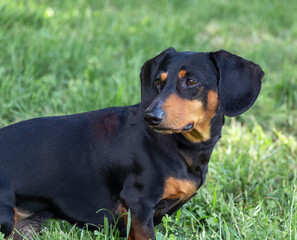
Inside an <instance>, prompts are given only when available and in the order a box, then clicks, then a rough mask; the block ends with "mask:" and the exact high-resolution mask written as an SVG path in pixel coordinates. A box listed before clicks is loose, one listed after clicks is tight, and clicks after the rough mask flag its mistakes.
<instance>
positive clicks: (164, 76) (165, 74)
mask: <svg viewBox="0 0 297 240" xmlns="http://www.w3.org/2000/svg"><path fill="white" fill-rule="evenodd" d="M167 76H168V72H163V73H161V81H165V80H166V79H167Z"/></svg>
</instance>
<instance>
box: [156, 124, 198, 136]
mask: <svg viewBox="0 0 297 240" xmlns="http://www.w3.org/2000/svg"><path fill="white" fill-rule="evenodd" d="M150 127H151V128H152V129H153V130H154V131H156V132H158V133H162V134H172V133H182V132H190V131H191V130H192V129H193V128H194V123H189V124H188V125H186V126H185V127H183V128H180V129H175V128H163V127H161V126H150Z"/></svg>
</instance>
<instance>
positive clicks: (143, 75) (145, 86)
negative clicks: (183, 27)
mask: <svg viewBox="0 0 297 240" xmlns="http://www.w3.org/2000/svg"><path fill="white" fill-rule="evenodd" d="M171 52H176V51H175V49H174V48H173V47H170V48H168V49H166V50H164V51H163V52H161V53H160V54H158V55H157V56H155V57H154V58H152V59H150V60H147V61H146V62H145V63H144V64H143V66H142V68H141V72H140V81H141V103H142V105H146V104H144V102H145V101H146V100H147V101H151V100H152V99H151V98H153V97H154V96H152V97H149V96H150V95H152V94H153V93H154V95H156V93H155V91H153V90H154V89H153V88H152V86H153V81H152V80H151V78H152V77H153V76H154V75H155V74H156V71H157V69H158V67H159V66H160V64H161V63H162V60H163V59H164V57H165V56H166V54H168V53H171ZM148 98H150V99H148Z"/></svg>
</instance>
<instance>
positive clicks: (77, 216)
mask: <svg viewBox="0 0 297 240" xmlns="http://www.w3.org/2000/svg"><path fill="white" fill-rule="evenodd" d="M263 75H264V73H263V71H262V70H261V68H260V67H259V66H258V65H256V64H254V63H253V62H250V61H247V60H245V59H243V58H240V57H238V56H236V55H233V54H231V53H228V52H226V51H218V52H210V53H207V52H176V51H175V50H174V49H173V48H169V49H167V50H165V51H163V52H162V53H160V54H159V55H158V56H156V57H154V58H152V59H150V60H148V61H147V62H145V63H144V65H143V67H142V69H141V75H140V78H141V103H140V104H138V105H134V106H128V107H113V108H107V109H102V110H98V111H93V112H87V113H82V114H75V115H70V116H59V117H45V118H37V119H32V120H28V121H24V122H20V123H17V124H13V125H10V126H8V127H5V128H3V129H1V130H0V225H1V229H0V231H1V232H3V233H4V234H5V237H8V236H10V235H11V234H12V233H13V232H14V235H11V236H12V237H14V239H21V237H20V235H19V234H17V233H16V232H17V231H18V232H20V233H23V234H24V235H25V236H29V237H30V234H31V233H32V232H33V230H34V231H36V232H38V230H39V228H40V225H41V223H42V222H43V221H44V220H46V219H48V218H59V219H65V220H67V221H69V222H71V223H76V224H78V225H79V226H85V224H92V225H96V226H102V224H103V221H104V215H105V216H107V217H108V218H109V220H110V221H111V222H112V217H111V215H110V214H108V212H105V211H99V212H98V210H100V209H103V208H104V209H109V210H110V211H111V212H112V213H113V214H114V215H115V216H120V215H121V214H123V213H125V212H127V211H128V210H129V209H130V211H131V229H130V232H129V239H136V240H140V239H154V226H155V225H157V224H159V223H160V221H161V219H162V216H164V215H165V214H172V213H173V212H175V211H176V210H177V209H179V208H180V207H181V206H182V205H183V204H184V203H185V202H186V201H188V200H189V199H190V198H191V197H192V196H194V195H195V193H196V191H197V189H198V188H199V187H200V186H201V185H202V184H203V183H204V181H205V175H206V173H207V166H208V162H209V158H210V155H211V153H212V151H213V148H214V146H215V144H216V143H217V141H218V140H219V138H220V137H221V128H222V126H223V124H224V115H227V116H236V115H239V114H241V113H243V112H245V111H246V110H248V109H249V108H250V107H251V106H252V105H253V104H254V102H255V100H256V98H257V96H258V94H259V91H260V89H261V79H262V77H263ZM126 224H127V218H126V217H123V218H121V220H120V222H119V223H118V228H119V229H120V231H121V235H123V236H125V234H126ZM89 228H91V226H90V227H89ZM13 230H17V231H13Z"/></svg>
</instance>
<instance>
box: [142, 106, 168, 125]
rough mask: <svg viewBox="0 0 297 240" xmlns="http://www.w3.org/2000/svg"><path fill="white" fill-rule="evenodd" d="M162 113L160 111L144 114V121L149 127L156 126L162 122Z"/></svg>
mask: <svg viewBox="0 0 297 240" xmlns="http://www.w3.org/2000/svg"><path fill="white" fill-rule="evenodd" d="M163 117H164V112H163V111H162V110H161V109H155V110H153V111H148V112H145V114H144V119H145V121H146V122H147V123H148V124H149V125H150V126H157V125H158V124H160V123H161V122H162V121H163Z"/></svg>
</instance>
